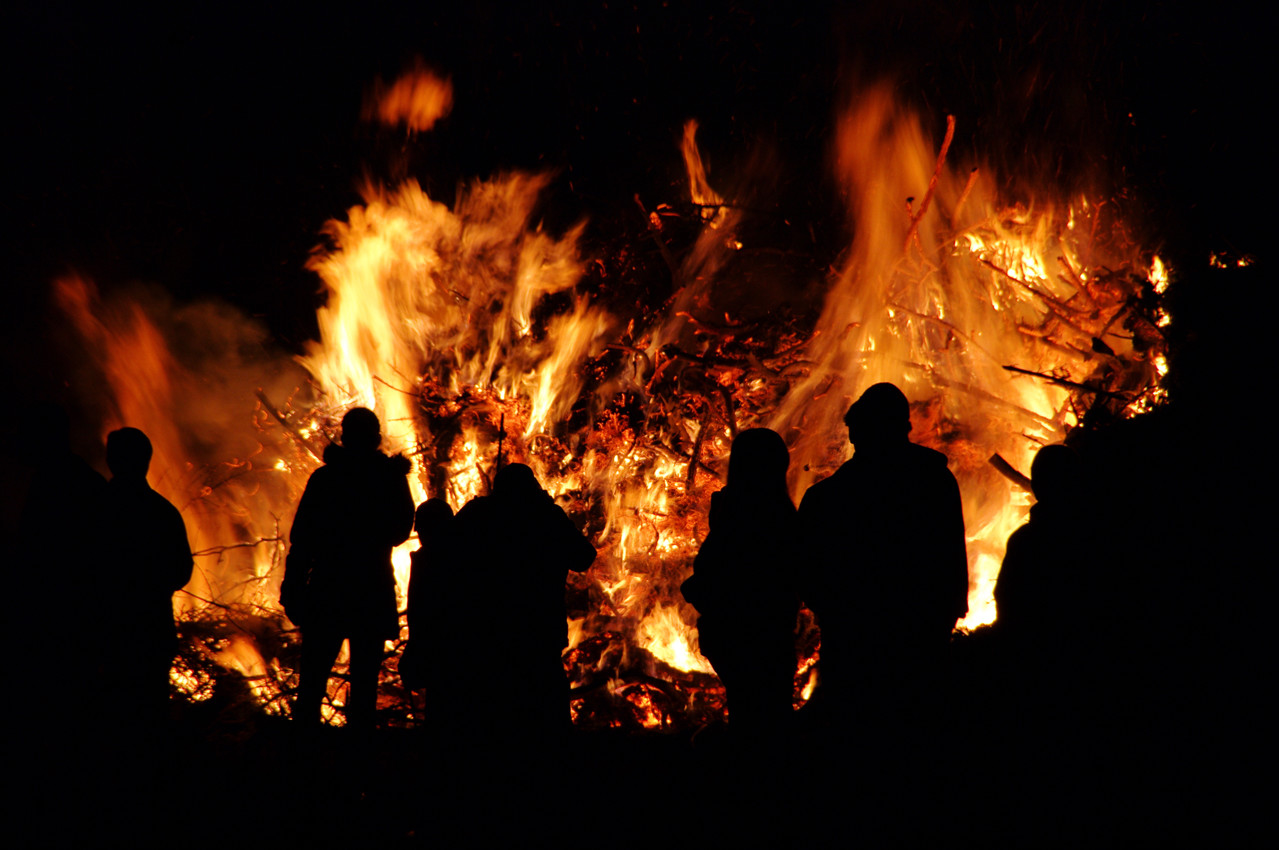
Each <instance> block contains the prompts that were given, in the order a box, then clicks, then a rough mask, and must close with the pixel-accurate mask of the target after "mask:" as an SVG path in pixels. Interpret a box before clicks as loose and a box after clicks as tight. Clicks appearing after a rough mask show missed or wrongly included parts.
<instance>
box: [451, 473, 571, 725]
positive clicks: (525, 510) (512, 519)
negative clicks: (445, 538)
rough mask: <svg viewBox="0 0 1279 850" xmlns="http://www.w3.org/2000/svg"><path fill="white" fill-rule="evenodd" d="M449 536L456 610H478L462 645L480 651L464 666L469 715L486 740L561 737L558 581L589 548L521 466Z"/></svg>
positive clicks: (562, 633) (562, 637)
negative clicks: (455, 563) (459, 584)
mask: <svg viewBox="0 0 1279 850" xmlns="http://www.w3.org/2000/svg"><path fill="white" fill-rule="evenodd" d="M454 531H455V534H454V538H453V539H454V544H455V546H456V547H457V550H456V551H458V552H460V553H461V554H460V555H459V556H458V557H459V559H461V558H464V559H465V564H466V566H465V567H463V569H465V575H466V585H465V586H466V588H467V593H466V594H465V595H464V596H463V597H462V598H459V599H458V600H456V603H455V604H458V605H462V606H466V607H467V608H468V609H469V610H470V611H471V612H472V613H473V614H474V619H473V623H474V625H473V627H472V629H471V631H470V634H468V635H467V636H466V638H465V639H466V640H467V641H474V642H475V643H474V646H475V648H476V649H478V650H479V651H478V652H475V653H473V654H471V655H470V660H469V662H468V664H467V667H468V671H467V673H466V675H468V676H470V677H471V681H470V687H471V689H472V691H471V692H472V694H473V699H472V701H471V709H472V711H473V712H474V713H475V716H476V717H477V718H479V717H486V718H487V722H489V723H490V724H492V729H491V733H492V734H497V735H500V734H502V733H503V732H504V731H506V730H510V731H512V732H516V731H518V734H520V735H521V736H524V737H527V736H530V735H536V734H538V733H539V731H540V732H541V733H554V732H557V731H559V730H560V729H561V728H563V727H564V726H566V725H567V723H568V682H567V679H566V678H565V675H564V665H563V660H562V655H563V652H564V648H565V647H566V646H567V645H568V628H567V625H566V622H565V611H564V583H565V578H566V576H567V571H568V570H573V571H575V572H581V571H583V570H586V569H588V568H589V567H590V566H591V564H592V563H593V562H594V560H595V548H594V547H593V546H591V544H590V542H589V541H588V540H587V539H586V538H585V537H583V536H582V533H581V532H580V531H578V530H577V527H576V526H574V525H573V522H572V521H571V520H570V519H569V518H568V516H567V515H566V514H565V513H564V511H563V510H562V509H561V508H560V507H559V506H558V505H556V504H555V501H554V500H553V499H552V498H551V497H550V495H549V494H548V493H547V492H546V491H545V490H543V489H542V487H541V485H540V484H538V482H537V478H536V477H534V475H533V470H531V469H529V468H528V467H527V466H525V465H524V464H522V463H513V464H510V465H508V466H505V467H503V468H502V469H501V470H500V471H499V472H498V473H497V475H496V476H495V477H494V480H493V495H491V496H481V497H478V498H475V499H472V500H471V501H470V502H468V503H467V504H466V505H465V506H464V507H463V508H462V510H460V511H458V514H457V518H456V524H455V527H454Z"/></svg>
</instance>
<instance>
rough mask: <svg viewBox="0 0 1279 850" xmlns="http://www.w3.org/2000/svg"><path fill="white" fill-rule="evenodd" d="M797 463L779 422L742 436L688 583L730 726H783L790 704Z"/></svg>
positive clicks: (769, 730) (770, 729)
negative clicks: (792, 466)
mask: <svg viewBox="0 0 1279 850" xmlns="http://www.w3.org/2000/svg"><path fill="white" fill-rule="evenodd" d="M789 463H790V456H789V453H788V451H787V449H786V444H785V442H783V440H782V438H781V437H780V436H779V435H778V434H777V433H776V432H774V431H770V430H768V429H765V428H754V429H750V430H748V431H743V432H742V433H741V434H739V435H738V436H737V438H736V439H735V440H734V441H733V446H732V453H731V455H730V458H729V472H728V484H727V486H726V487H725V488H724V489H723V490H720V491H719V492H717V493H715V494H714V496H712V497H711V510H710V516H709V518H708V519H709V524H710V534H709V535H708V536H707V538H706V541H705V542H704V543H703V544H702V547H701V549H700V551H699V552H698V555H697V559H696V561H695V562H694V566H693V575H692V577H690V578H689V579H688V580H687V581H685V582H684V584H683V585H682V586H681V590H682V591H683V593H684V598H685V599H687V600H688V601H689V602H690V603H691V604H692V605H693V606H694V607H696V608H697V611H698V620H697V629H698V641H699V646H700V649H701V652H702V654H703V655H705V656H706V658H708V659H709V660H710V662H711V664H712V665H713V666H714V667H715V671H716V673H717V674H718V675H719V677H720V679H721V681H723V683H724V686H725V689H726V691H727V699H728V711H729V723H730V726H731V727H733V728H734V729H736V730H738V731H739V732H741V731H744V732H747V733H748V734H760V733H763V734H776V733H778V732H779V731H780V729H781V727H782V726H783V725H784V724H785V723H786V722H787V721H788V720H789V717H790V714H791V700H792V690H793V680H794V675H795V663H796V656H795V624H796V616H797V614H798V611H799V595H798V586H799V578H798V571H797V570H796V569H795V561H796V560H797V554H798V553H797V552H796V549H797V546H798V531H799V529H798V520H797V515H796V512H795V506H794V504H793V503H792V502H791V500H790V496H789V494H788V493H787V490H786V470H787V467H788V466H789Z"/></svg>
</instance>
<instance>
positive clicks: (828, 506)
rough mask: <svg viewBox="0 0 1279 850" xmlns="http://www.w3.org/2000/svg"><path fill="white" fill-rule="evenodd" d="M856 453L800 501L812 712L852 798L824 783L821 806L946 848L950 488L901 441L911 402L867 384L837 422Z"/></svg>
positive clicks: (934, 466)
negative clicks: (816, 663)
mask: <svg viewBox="0 0 1279 850" xmlns="http://www.w3.org/2000/svg"><path fill="white" fill-rule="evenodd" d="M844 422H845V424H847V425H848V439H849V441H850V442H851V443H852V444H853V446H854V449H855V453H854V455H853V457H852V459H851V460H849V461H848V462H846V463H845V464H844V465H843V466H841V467H840V468H839V469H838V470H837V471H836V472H835V474H834V475H832V476H830V477H829V478H827V479H825V480H824V481H821V482H818V483H817V484H814V485H813V486H812V487H811V488H809V490H808V492H807V493H805V494H804V499H803V502H802V503H801V504H800V508H799V514H800V522H801V525H802V527H803V529H804V535H805V539H806V541H808V542H809V543H810V545H812V546H813V549H812V550H811V551H812V555H811V563H810V567H811V568H812V571H813V572H812V577H811V582H812V583H811V587H810V589H809V590H806V591H805V595H804V599H805V601H806V602H807V603H808V605H809V607H811V608H812V610H813V612H814V613H815V614H816V615H817V621H818V625H819V626H820V628H821V660H820V676H821V679H820V684H819V687H818V689H817V692H816V693H815V694H814V697H813V709H814V710H815V711H816V712H817V716H818V718H819V720H820V721H821V725H822V728H823V729H824V731H825V732H826V734H827V736H828V740H832V741H839V740H840V739H844V740H846V741H847V742H848V743H849V744H851V745H852V746H851V748H849V749H845V748H844V747H840V746H833V747H832V746H828V747H827V750H826V751H825V755H826V757H828V758H830V759H831V760H832V761H831V762H830V763H828V764H827V765H825V768H824V771H823V772H825V773H827V774H833V773H834V772H835V771H836V770H843V771H845V772H846V775H848V776H850V777H851V778H852V780H853V783H854V788H853V789H852V791H851V792H849V791H848V789H844V790H843V791H841V790H839V789H837V788H835V787H833V786H832V787H831V788H830V789H829V792H830V794H831V796H830V797H829V798H827V800H826V802H825V806H823V808H830V809H831V810H832V813H833V814H836V815H837V816H838V817H849V815H841V814H839V813H838V812H837V811H836V810H842V809H844V808H845V807H846V806H847V798H848V797H852V798H855V799H857V800H858V801H859V803H860V806H861V809H860V811H858V812H857V813H856V815H855V816H854V817H855V818H856V819H857V821H858V823H857V827H858V829H859V830H860V831H861V832H862V833H863V834H866V835H868V837H870V838H871V839H872V842H875V841H877V840H878V839H879V837H880V836H882V837H883V838H884V839H888V840H891V841H892V842H894V843H905V844H914V843H919V844H932V843H941V842H942V841H945V840H947V839H948V838H949V837H950V835H951V833H952V828H951V823H952V818H948V817H946V816H943V815H941V814H940V806H941V803H942V801H943V799H945V798H946V797H947V792H946V791H944V790H943V789H944V788H946V786H947V783H950V782H952V781H953V777H952V776H951V771H953V769H954V767H953V765H951V764H950V758H949V756H950V750H949V749H948V747H949V745H950V743H951V742H950V738H949V736H948V735H947V734H944V732H943V728H944V724H945V722H946V721H947V720H949V717H950V714H951V712H950V711H949V709H951V708H952V707H953V706H952V705H951V700H953V699H954V696H953V693H952V692H951V691H949V690H948V689H947V688H945V687H944V685H945V682H944V679H943V676H942V674H943V672H944V671H945V660H946V657H947V655H946V653H947V650H948V648H949V642H950V635H951V631H952V630H953V628H954V625H955V621H956V620H957V619H958V618H960V617H962V616H963V615H964V614H965V613H966V611H967V609H968V603H967V599H968V561H967V556H966V553H965V546H964V517H963V508H962V505H961V503H960V497H959V486H958V484H957V483H956V482H955V477H954V476H953V475H951V473H950V471H949V470H948V469H947V468H946V456H945V455H943V454H942V453H940V452H936V451H933V450H931V449H928V448H925V447H923V446H918V445H915V444H913V443H911V442H910V439H909V436H908V435H909V433H910V405H909V403H908V402H907V401H906V397H905V396H904V395H903V394H902V392H901V390H899V389H897V387H895V386H893V385H892V384H875V385H874V386H872V387H870V388H869V389H867V390H866V391H865V392H864V393H862V395H861V397H860V398H859V399H858V400H857V401H856V402H855V403H854V404H853V405H852V406H851V407H850V408H849V409H848V413H847V414H846V415H845V417H844Z"/></svg>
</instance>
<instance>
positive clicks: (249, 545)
mask: <svg viewBox="0 0 1279 850" xmlns="http://www.w3.org/2000/svg"><path fill="white" fill-rule="evenodd" d="M283 542H284V538H283V537H259V538H258V539H257V540H252V541H249V542H245V543H231V544H230V545H227V546H211V547H209V548H208V549H201V550H200V551H198V552H192V553H191V557H193V558H203V557H205V556H207V555H221V554H222V553H223V552H229V551H231V550H232V549H253V548H256V547H258V546H260V545H262V544H263V543H283Z"/></svg>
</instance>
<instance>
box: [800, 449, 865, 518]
mask: <svg viewBox="0 0 1279 850" xmlns="http://www.w3.org/2000/svg"><path fill="white" fill-rule="evenodd" d="M852 475H853V468H852V461H845V462H844V463H843V464H841V465H840V467H839V469H837V470H835V471H834V472H832V473H831V474H830V475H828V476H826V477H825V478H823V479H822V480H821V481H815V482H813V483H812V484H810V485H809V486H808V489H807V490H805V491H804V495H803V497H802V498H801V499H800V501H799V507H800V509H801V510H802V509H803V508H804V506H805V505H807V506H809V507H812V506H813V505H816V504H820V503H821V502H823V501H824V500H826V499H833V498H837V497H838V494H839V493H840V492H842V491H843V490H845V489H846V488H847V487H848V486H849V484H850V481H849V479H850V478H851V477H852Z"/></svg>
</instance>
